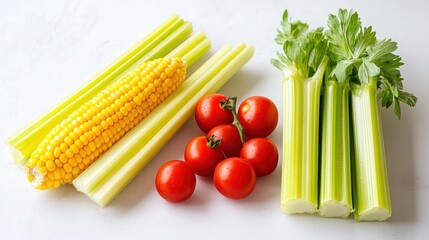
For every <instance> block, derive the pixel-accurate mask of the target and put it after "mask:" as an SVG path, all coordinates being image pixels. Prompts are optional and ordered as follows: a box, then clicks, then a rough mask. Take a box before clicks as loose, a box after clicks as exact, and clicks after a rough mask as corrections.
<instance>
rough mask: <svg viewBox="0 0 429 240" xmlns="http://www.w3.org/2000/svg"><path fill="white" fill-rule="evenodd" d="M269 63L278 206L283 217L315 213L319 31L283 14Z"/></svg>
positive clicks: (322, 58)
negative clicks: (278, 150) (278, 132)
mask: <svg viewBox="0 0 429 240" xmlns="http://www.w3.org/2000/svg"><path fill="white" fill-rule="evenodd" d="M281 26H282V28H281V29H279V30H278V35H277V38H276V42H277V43H278V44H281V45H282V46H283V53H279V54H278V58H279V59H272V60H271V63H272V64H273V65H274V66H275V67H277V68H278V69H280V70H281V71H282V72H283V74H284V79H283V161H282V178H281V202H280V207H281V209H282V211H283V212H286V213H315V212H316V211H317V206H318V155H319V154H318V144H319V142H318V139H319V111H320V109H319V108H320V91H321V86H322V82H323V76H324V73H325V69H326V66H327V64H328V61H329V58H328V57H327V56H326V55H325V54H326V43H325V39H324V35H323V31H322V29H321V28H318V29H315V30H310V31H309V30H308V25H307V24H305V23H302V22H299V21H296V22H291V21H290V19H289V15H288V12H287V11H285V12H284V14H283V19H282V21H281Z"/></svg>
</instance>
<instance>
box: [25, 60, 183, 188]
mask: <svg viewBox="0 0 429 240" xmlns="http://www.w3.org/2000/svg"><path fill="white" fill-rule="evenodd" d="M185 75H186V64H185V62H184V61H183V60H181V59H180V58H165V59H163V58H160V59H157V60H153V61H149V62H145V63H143V64H142V65H140V66H138V67H137V68H136V69H134V70H133V71H131V72H129V73H128V74H126V75H124V77H122V78H120V79H119V80H117V81H115V82H114V83H113V84H111V85H109V86H108V87H107V88H106V89H104V90H103V91H102V92H100V93H99V94H97V95H96V96H95V97H94V98H93V99H92V100H90V101H88V102H86V103H85V104H84V105H83V106H81V107H80V108H78V109H77V110H76V111H74V112H73V113H71V114H70V115H69V116H68V117H67V118H66V119H65V120H63V121H62V122H61V123H60V124H59V125H57V126H56V127H55V128H54V129H53V130H52V131H51V132H50V133H49V134H48V135H47V136H46V137H45V138H44V140H43V141H42V142H41V143H40V144H39V145H38V147H37V149H36V150H35V151H34V152H33V153H32V155H31V159H30V161H29V162H28V163H27V165H26V172H27V177H28V180H29V181H30V182H31V183H32V184H33V185H34V186H35V188H37V189H42V190H43V189H53V188H58V187H60V186H61V185H62V184H64V183H71V182H72V181H73V180H74V179H75V178H76V177H77V176H78V175H79V174H80V173H81V172H83V171H84V170H85V169H86V168H87V167H89V166H90V165H91V164H92V163H93V162H94V161H95V160H96V159H97V158H98V157H99V156H101V155H102V154H103V153H104V152H106V151H107V150H108V149H109V148H110V147H111V146H113V144H115V143H116V142H117V141H118V140H119V139H121V137H123V136H124V135H125V134H126V133H127V132H128V131H129V130H130V129H132V128H133V127H134V126H135V125H137V124H138V123H139V122H140V121H141V120H142V119H143V118H144V117H145V116H147V115H148V114H149V113H150V112H151V111H152V110H153V109H154V108H155V107H156V106H158V105H159V104H160V103H161V102H162V101H163V100H164V99H165V98H167V97H168V96H169V95H170V94H171V93H172V92H173V91H174V90H175V89H176V88H177V87H178V86H179V85H180V84H181V83H182V82H183V80H184V79H185Z"/></svg>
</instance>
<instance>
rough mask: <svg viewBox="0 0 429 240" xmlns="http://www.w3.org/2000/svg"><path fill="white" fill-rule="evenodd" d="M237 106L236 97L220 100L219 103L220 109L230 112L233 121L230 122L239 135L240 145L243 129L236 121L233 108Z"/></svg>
mask: <svg viewBox="0 0 429 240" xmlns="http://www.w3.org/2000/svg"><path fill="white" fill-rule="evenodd" d="M236 106H237V97H228V99H226V100H222V101H221V102H220V107H221V108H223V109H225V110H229V111H231V112H232V116H234V121H233V122H232V125H234V126H235V127H236V128H237V130H238V133H239V134H240V140H241V143H242V144H244V142H245V141H244V129H243V126H241V123H240V122H239V121H238V117H237V110H235V107H236Z"/></svg>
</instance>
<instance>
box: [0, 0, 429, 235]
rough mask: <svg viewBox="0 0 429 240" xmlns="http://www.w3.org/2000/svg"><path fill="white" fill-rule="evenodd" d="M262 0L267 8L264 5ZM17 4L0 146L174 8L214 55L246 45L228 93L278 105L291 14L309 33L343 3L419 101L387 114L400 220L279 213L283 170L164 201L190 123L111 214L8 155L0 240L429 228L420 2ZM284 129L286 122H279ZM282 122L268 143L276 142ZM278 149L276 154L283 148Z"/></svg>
mask: <svg viewBox="0 0 429 240" xmlns="http://www.w3.org/2000/svg"><path fill="white" fill-rule="evenodd" d="M264 2H266V3H264ZM322 2H324V1H313V2H310V1H293V2H292V1H283V2H282V1H256V0H255V1H245V0H243V1H222V2H221V1H196V0H195V1H180V3H179V1H177V2H176V1H169V2H164V1H97V2H96V1H65V0H62V1H47V0H46V1H27V2H25V1H15V0H6V1H5V0H2V1H1V4H0V5H1V7H0V106H1V111H0V119H1V120H0V121H1V124H0V139H2V140H3V139H5V138H6V137H7V136H9V135H11V134H12V133H13V132H14V131H16V130H18V129H19V128H20V127H22V126H24V125H25V124H26V123H28V122H29V121H30V120H32V119H33V118H35V117H36V116H37V115H39V114H42V113H43V112H45V111H46V110H47V109H48V108H49V106H51V105H53V104H54V103H56V102H57V101H58V100H60V99H61V98H62V97H63V96H64V95H66V94H68V93H70V92H71V91H72V90H73V89H75V88H76V87H77V86H79V85H80V84H82V83H83V82H84V81H86V80H87V79H88V78H89V77H91V76H92V75H94V74H95V73H97V71H98V70H100V69H101V68H103V67H104V66H105V65H106V64H108V63H110V62H111V61H112V60H113V59H114V58H115V57H116V56H118V55H119V54H120V53H122V52H123V51H125V50H126V49H127V48H128V47H130V46H131V45H132V44H134V43H135V42H137V41H138V40H139V39H140V38H141V37H143V36H144V35H146V34H147V33H148V32H149V31H150V30H151V29H153V27H154V26H156V25H158V24H159V23H160V22H161V21H162V20H164V19H165V18H166V17H168V16H169V15H170V14H172V13H178V14H180V15H181V16H182V17H184V18H186V19H188V20H190V21H192V22H193V23H194V29H195V31H198V30H203V31H205V32H206V33H207V35H208V37H209V38H210V39H211V40H212V43H213V48H212V49H213V50H212V51H211V53H213V52H214V50H216V49H219V48H220V47H221V46H222V45H223V44H225V43H232V44H236V43H238V42H239V41H245V42H246V43H249V44H253V45H254V46H255V47H256V54H255V56H254V58H253V59H252V60H251V62H249V64H248V65H246V66H245V67H244V68H243V69H242V71H240V73H239V74H237V75H236V76H234V77H233V79H231V80H230V82H229V83H228V84H227V85H226V86H224V87H223V88H222V89H221V92H222V93H225V94H227V95H237V96H238V97H239V99H242V100H243V99H244V98H245V97H248V96H251V95H266V96H269V97H270V98H272V99H273V100H274V101H275V102H276V103H277V104H278V107H279V108H281V92H280V84H281V82H280V80H281V78H282V76H281V73H280V72H279V71H278V70H276V69H275V68H274V67H273V66H271V65H270V63H269V59H270V58H271V57H273V56H275V52H276V50H278V49H279V47H278V46H276V45H275V43H274V41H273V38H274V37H275V34H276V28H277V27H278V25H279V24H278V23H279V21H280V18H281V15H282V12H283V9H284V8H286V7H287V8H288V9H289V10H290V14H291V16H292V17H293V18H294V19H301V20H303V21H306V22H308V23H309V24H310V25H311V26H312V27H316V26H320V25H325V22H326V19H327V15H328V14H329V13H335V12H336V11H337V9H338V8H339V7H347V8H353V9H355V10H358V12H359V14H360V16H361V18H362V19H363V21H364V24H365V25H373V26H374V27H375V29H376V30H377V33H378V35H379V36H380V37H391V38H393V39H394V40H395V41H397V42H398V45H399V51H398V53H399V54H400V55H401V56H402V57H403V60H404V62H405V63H406V65H405V66H404V67H403V68H402V73H403V76H404V78H405V79H406V81H405V86H406V88H407V89H408V90H409V91H411V92H413V93H415V94H416V95H417V96H418V97H419V101H418V104H417V106H416V107H415V108H414V109H409V108H407V107H404V108H403V119H402V120H401V121H398V120H397V119H396V118H395V117H394V116H393V112H392V110H388V111H386V110H384V111H383V116H382V117H383V123H384V126H383V127H384V135H385V141H386V144H385V145H386V152H387V158H388V170H389V181H390V189H391V196H392V206H393V217H392V218H391V219H389V220H388V221H387V222H383V223H357V222H355V221H354V220H352V219H351V218H350V219H347V220H344V219H325V218H321V217H318V216H308V215H284V214H282V213H281V212H280V210H279V198H280V167H278V168H277V170H276V171H275V173H274V174H273V175H271V176H268V177H265V178H262V179H259V180H258V183H257V186H256V189H255V191H254V193H253V194H252V195H251V196H250V197H248V198H247V199H245V200H241V201H233V200H229V199H226V198H224V197H222V196H221V195H220V194H218V193H217V192H216V191H215V189H214V188H213V187H212V184H211V182H210V181H209V180H204V179H201V178H198V183H197V188H196V191H195V194H194V196H193V197H192V198H191V199H190V200H189V201H187V202H185V203H183V204H176V205H175V204H170V203H167V202H165V201H164V200H162V199H161V198H160V197H159V196H158V194H157V193H156V190H155V188H154V184H153V182H154V176H155V173H156V170H157V169H158V167H159V166H160V165H161V164H162V163H163V162H164V161H166V160H169V159H182V158H183V157H182V152H183V149H184V146H185V144H186V142H187V141H188V140H189V139H190V138H192V137H194V136H196V135H199V134H201V133H200V132H199V131H198V129H197V127H196V125H195V124H194V121H193V120H190V121H189V122H188V123H187V124H186V125H185V126H184V128H183V129H181V130H180V132H179V133H178V134H177V135H176V136H175V137H174V139H173V140H172V141H171V142H170V143H169V144H168V145H167V146H166V147H165V149H164V150H163V151H162V152H160V153H159V154H158V156H157V157H156V158H155V159H153V161H152V162H151V163H150V164H149V165H148V166H147V167H146V168H145V169H144V170H143V171H142V172H141V173H140V174H139V175H138V176H137V177H136V178H135V180H134V181H133V182H132V183H131V184H129V185H128V187H127V188H126V189H125V190H124V191H123V192H122V193H121V194H120V195H119V196H118V197H117V198H116V199H115V200H114V201H113V202H112V204H111V205H110V206H109V207H107V208H104V209H102V208H99V207H98V206H96V205H95V204H93V203H92V202H91V201H89V199H87V198H86V197H85V196H84V195H82V194H80V193H78V192H76V191H75V190H74V189H73V187H71V186H68V187H64V188H62V189H60V190H58V191H52V192H42V191H36V190H33V189H32V188H31V186H30V185H29V184H28V183H27V181H26V179H25V177H24V174H23V172H22V169H20V168H19V167H18V166H16V165H15V164H14V163H12V162H11V160H10V158H9V157H8V155H6V154H3V153H2V155H1V160H0V233H1V236H2V237H1V239H119V238H120V239H155V238H159V239H168V238H171V239H203V238H205V239H297V238H299V239H425V238H427V235H428V233H429V231H428V226H429V217H428V205H429V204H428V202H429V193H428V192H429V189H428V187H429V180H428V178H427V174H428V171H429V163H428V162H429V161H428V156H429V150H428V149H429V147H428V141H429V138H428V136H429V132H428V130H429V127H428V122H429V116H428V115H429V111H428V106H429V97H428V96H429V94H428V92H429V89H428V87H429V81H428V54H429V45H428V41H427V40H428V39H429V30H428V29H429V28H428V27H427V23H429V17H428V16H429V15H428V13H427V11H428V10H429V3H428V2H427V1H425V0H421V1H399V0H398V1H388V0H384V1H374V0H364V1H363V0H360V1H347V2H346V1H329V3H322ZM280 123H281V121H280ZM281 129H282V126H281V125H279V127H278V128H277V130H276V132H275V133H274V134H273V135H272V137H271V138H272V139H273V140H274V141H275V142H276V144H277V145H278V146H279V147H280V146H281ZM280 150H281V149H280Z"/></svg>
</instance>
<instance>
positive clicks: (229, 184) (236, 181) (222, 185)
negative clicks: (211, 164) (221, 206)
mask: <svg viewBox="0 0 429 240" xmlns="http://www.w3.org/2000/svg"><path fill="white" fill-rule="evenodd" d="M213 181H214V185H215V187H216V189H217V190H218V191H219V192H220V193H221V194H222V195H224V196H225V197H228V198H232V199H241V198H244V197H246V196H248V195H249V194H250V193H251V192H252V191H253V189H254V188H255V185H256V175H255V171H254V170H253V168H252V165H251V164H250V163H249V161H247V160H246V159H242V158H227V159H225V160H223V161H222V162H220V163H219V164H218V165H217V167H216V169H215V172H214V175H213Z"/></svg>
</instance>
